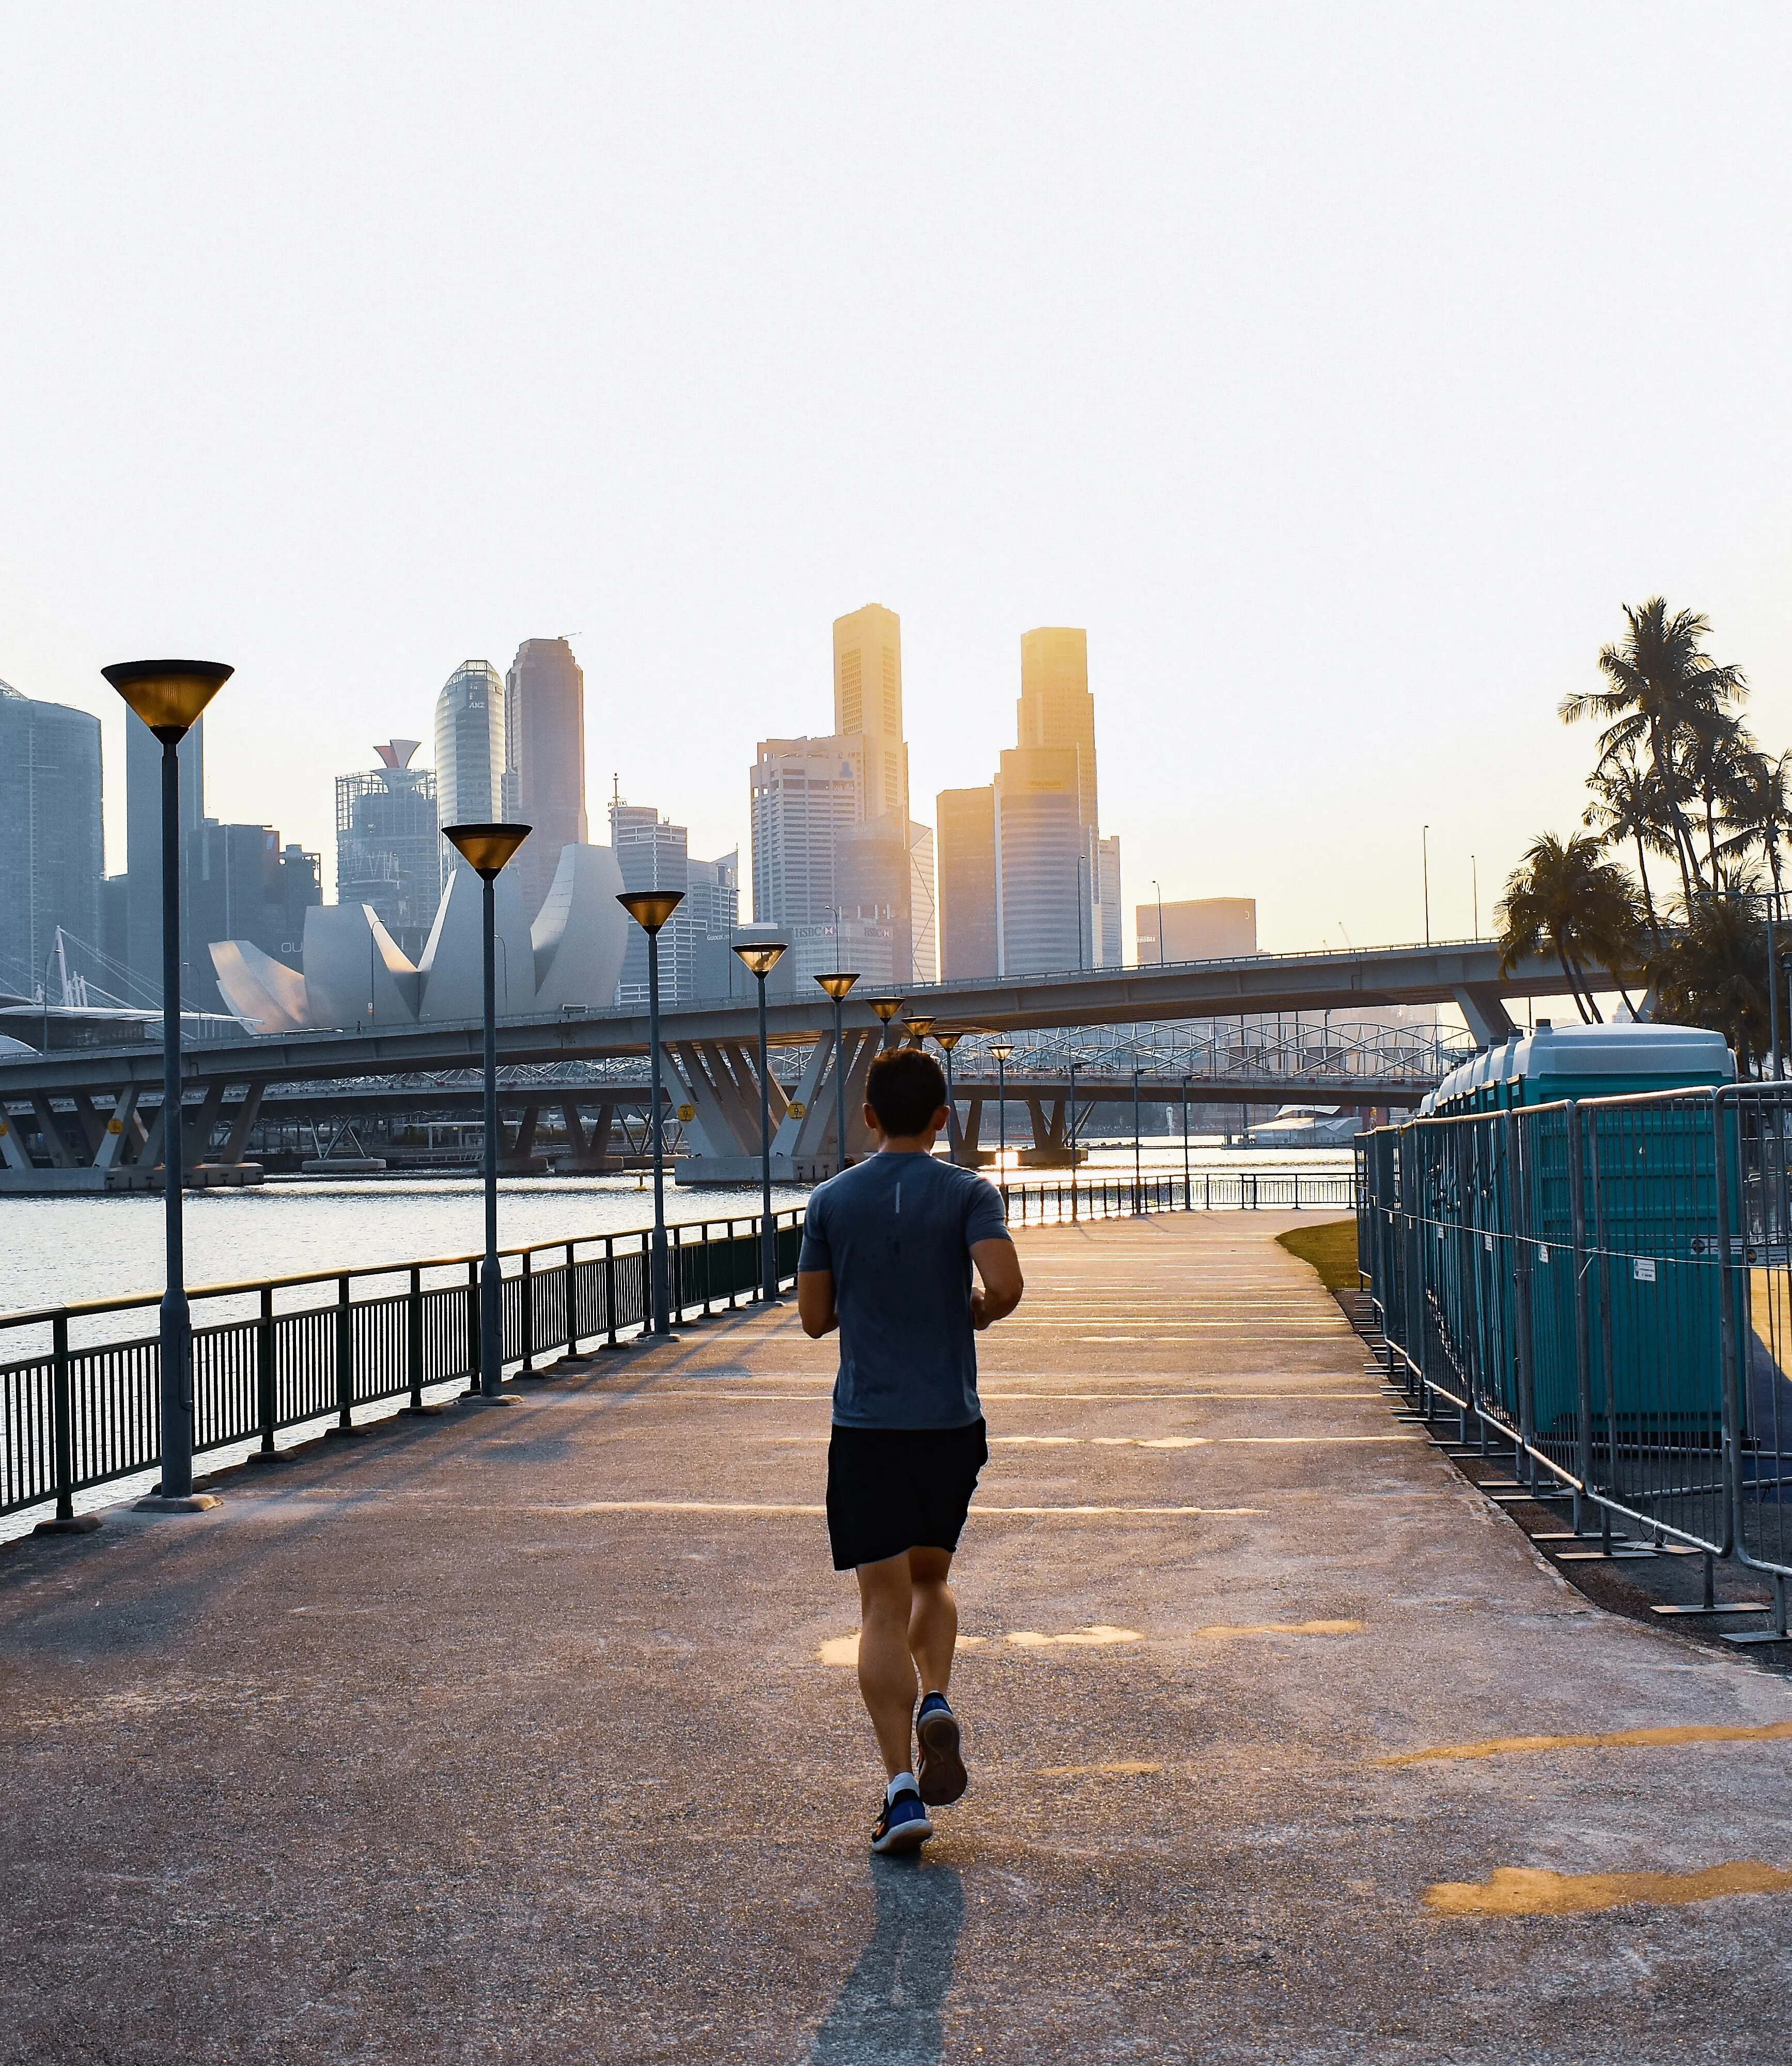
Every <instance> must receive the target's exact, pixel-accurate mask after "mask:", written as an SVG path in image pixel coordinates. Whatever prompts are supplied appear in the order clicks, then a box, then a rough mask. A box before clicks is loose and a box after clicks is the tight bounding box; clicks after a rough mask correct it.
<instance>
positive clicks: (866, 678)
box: [833, 602, 909, 820]
mask: <svg viewBox="0 0 1792 2066" xmlns="http://www.w3.org/2000/svg"><path fill="white" fill-rule="evenodd" d="M833 728H834V731H835V732H836V733H837V734H838V735H839V736H841V738H843V739H850V738H852V737H853V735H855V734H857V735H862V736H863V738H864V740H865V751H864V756H863V759H862V764H861V765H862V779H863V781H864V784H865V790H864V799H863V802H862V807H861V808H862V814H863V816H865V817H866V819H867V820H870V819H872V818H878V817H882V816H883V815H884V814H885V812H894V814H895V816H898V818H902V819H903V820H906V818H907V816H908V812H909V756H908V748H907V747H906V746H905V745H904V744H903V743H902V621H901V619H900V618H898V616H897V614H896V613H895V611H894V610H886V609H885V608H884V606H883V605H882V603H881V602H868V603H867V604H866V606H865V607H864V609H862V610H853V612H852V614H851V615H850V616H847V617H837V618H835V619H834V621H833Z"/></svg>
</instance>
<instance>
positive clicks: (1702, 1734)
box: [1376, 1722, 1792, 1765]
mask: <svg viewBox="0 0 1792 2066" xmlns="http://www.w3.org/2000/svg"><path fill="white" fill-rule="evenodd" d="M1787 1736H1792V1722H1769V1723H1767V1724H1765V1725H1764V1726H1763V1727H1762V1728H1730V1727H1728V1726H1726V1725H1725V1724H1721V1723H1716V1722H1711V1723H1702V1722H1695V1723H1689V1724H1685V1725H1684V1726H1682V1727H1680V1728H1664V1729H1614V1730H1612V1731H1611V1732H1608V1734H1606V1735H1603V1736H1490V1737H1489V1738H1488V1739H1487V1740H1486V1742H1485V1743H1465V1744H1433V1746H1432V1747H1431V1748H1429V1750H1405V1751H1401V1752H1398V1753H1397V1755H1396V1756H1393V1757H1380V1758H1377V1759H1376V1764H1385V1765H1399V1764H1445V1763H1449V1762H1453V1761H1454V1760H1458V1759H1469V1758H1479V1757H1505V1756H1510V1755H1513V1754H1514V1753H1517V1754H1522V1753H1523V1752H1535V1751H1547V1750H1625V1749H1630V1750H1648V1749H1651V1748H1655V1747H1656V1746H1658V1745H1663V1744H1693V1743H1774V1742H1777V1741H1779V1740H1782V1739H1783V1738H1785V1737H1787Z"/></svg>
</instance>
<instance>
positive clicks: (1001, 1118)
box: [989, 1033, 1014, 1205]
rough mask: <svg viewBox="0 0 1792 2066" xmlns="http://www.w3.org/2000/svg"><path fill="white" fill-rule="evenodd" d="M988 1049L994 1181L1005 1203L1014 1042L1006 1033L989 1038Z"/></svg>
mask: <svg viewBox="0 0 1792 2066" xmlns="http://www.w3.org/2000/svg"><path fill="white" fill-rule="evenodd" d="M989 1051H990V1052H991V1054H992V1055H994V1056H995V1139H996V1148H995V1181H996V1185H997V1186H998V1188H999V1189H1000V1191H1001V1193H1002V1201H1003V1204H1004V1205H1005V1204H1006V1203H1007V1196H1008V1175H1007V1161H1008V1057H1009V1055H1012V1053H1013V1052H1014V1043H1013V1041H1012V1040H1011V1039H1009V1038H1008V1036H1007V1034H1005V1033H1004V1034H1003V1035H1002V1037H1001V1039H999V1040H991V1042H990V1043H989Z"/></svg>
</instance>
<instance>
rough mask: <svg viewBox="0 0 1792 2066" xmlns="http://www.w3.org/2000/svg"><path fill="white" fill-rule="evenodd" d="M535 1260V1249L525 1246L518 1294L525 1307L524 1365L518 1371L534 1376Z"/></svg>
mask: <svg viewBox="0 0 1792 2066" xmlns="http://www.w3.org/2000/svg"><path fill="white" fill-rule="evenodd" d="M534 1262H535V1255H534V1251H533V1250H532V1249H527V1248H525V1250H523V1283H522V1290H521V1293H520V1294H518V1296H519V1301H520V1302H521V1306H522V1309H523V1365H522V1368H521V1370H520V1371H517V1375H518V1376H519V1377H533V1375H535V1270H534Z"/></svg>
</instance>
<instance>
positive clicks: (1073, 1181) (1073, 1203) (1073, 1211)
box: [1070, 1055, 1076, 1219]
mask: <svg viewBox="0 0 1792 2066" xmlns="http://www.w3.org/2000/svg"><path fill="white" fill-rule="evenodd" d="M1070 1217H1072V1219H1075V1218H1076V1056H1075V1055H1072V1056H1071V1057H1070Z"/></svg>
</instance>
